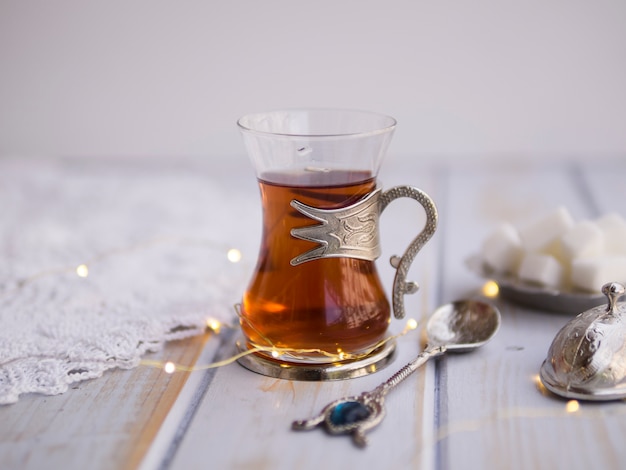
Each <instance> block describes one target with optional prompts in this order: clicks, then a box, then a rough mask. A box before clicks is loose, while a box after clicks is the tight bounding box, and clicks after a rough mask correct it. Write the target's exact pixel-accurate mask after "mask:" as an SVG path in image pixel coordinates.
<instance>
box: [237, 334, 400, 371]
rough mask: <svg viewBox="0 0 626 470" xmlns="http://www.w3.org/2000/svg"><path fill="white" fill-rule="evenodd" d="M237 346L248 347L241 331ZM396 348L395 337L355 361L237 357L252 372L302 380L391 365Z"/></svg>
mask: <svg viewBox="0 0 626 470" xmlns="http://www.w3.org/2000/svg"><path fill="white" fill-rule="evenodd" d="M235 344H236V346H237V350H238V352H240V353H241V352H245V351H247V347H246V340H245V339H244V337H243V335H241V336H240V337H239V338H238V339H237V341H236V343H235ZM395 352H396V342H395V340H389V341H386V342H385V343H383V344H382V345H381V346H380V347H378V348H377V349H375V350H374V351H372V352H371V353H370V354H368V355H367V356H365V357H363V358H361V359H357V360H353V361H338V362H332V363H296V362H284V361H279V360H276V359H273V358H270V357H268V356H265V355H262V354H259V353H253V354H247V355H245V356H242V357H240V358H239V359H237V362H238V363H239V364H240V365H242V366H243V367H245V368H246V369H248V370H251V371H252V372H256V373H257V374H261V375H266V376H268V377H274V378H278V379H287V380H301V381H310V382H313V381H318V382H321V381H329V380H344V379H353V378H356V377H363V376H365V375H368V374H372V373H374V372H377V371H379V370H381V369H382V368H384V367H385V366H387V365H389V364H390V363H391V362H392V361H393V359H394V357H395Z"/></svg>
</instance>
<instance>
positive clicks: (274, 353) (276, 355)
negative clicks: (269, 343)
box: [272, 350, 280, 359]
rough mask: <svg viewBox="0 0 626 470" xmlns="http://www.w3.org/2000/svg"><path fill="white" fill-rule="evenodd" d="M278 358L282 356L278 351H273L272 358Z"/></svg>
mask: <svg viewBox="0 0 626 470" xmlns="http://www.w3.org/2000/svg"><path fill="white" fill-rule="evenodd" d="M278 356H280V354H278V351H276V350H274V351H272V357H273V358H274V359H276V358H277V357H278Z"/></svg>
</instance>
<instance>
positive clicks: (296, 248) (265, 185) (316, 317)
mask: <svg viewBox="0 0 626 470" xmlns="http://www.w3.org/2000/svg"><path fill="white" fill-rule="evenodd" d="M270 181H271V182H270ZM321 182H323V183H321ZM320 184H323V185H320ZM259 187H260V192H261V200H262V204H263V232H262V240H261V248H260V252H259V258H258V262H257V266H256V269H255V272H254V274H253V277H252V280H251V282H250V284H249V286H248V289H247V291H246V292H245V294H244V298H243V305H242V311H241V326H242V329H243V332H244V334H245V335H246V337H247V338H248V340H249V342H250V343H252V344H256V345H261V346H274V347H278V348H288V349H295V350H303V349H321V350H323V351H326V352H328V353H330V354H337V353H338V352H339V353H340V352H342V351H346V352H351V353H355V352H359V351H363V350H365V349H367V348H369V347H372V346H373V345H375V344H376V343H377V342H378V341H380V340H381V339H382V338H383V337H384V335H385V332H386V331H387V328H388V325H389V320H390V307H389V302H388V301H387V298H386V296H385V293H384V290H383V287H382V285H381V283H380V280H379V277H378V274H377V271H376V266H375V264H374V262H373V261H368V260H362V259H354V258H348V257H336V258H324V259H316V260H312V261H307V262H304V263H302V264H299V265H297V266H292V265H291V264H290V260H292V259H293V258H294V257H297V256H298V255H301V254H302V253H305V252H307V251H308V250H310V249H312V248H315V246H316V245H315V244H314V243H312V242H310V241H306V240H300V239H297V238H294V237H293V236H292V235H291V229H293V228H294V227H302V226H306V225H315V224H318V223H319V222H316V221H315V220H312V219H310V218H308V217H306V216H304V215H303V214H301V213H300V212H298V211H297V210H296V209H294V208H293V207H291V206H290V203H291V201H292V200H294V199H295V200H298V201H300V202H302V203H304V204H307V205H310V206H314V207H318V208H323V209H336V208H341V207H346V206H349V205H351V204H354V203H355V202H357V201H358V200H360V199H362V198H363V197H364V196H366V195H367V194H369V193H371V192H372V191H373V190H374V189H375V188H376V182H375V179H374V178H373V177H372V176H371V174H369V173H368V172H352V171H331V172H315V171H311V172H301V173H297V174H296V173H291V174H287V173H284V174H271V175H264V176H262V177H261V178H260V179H259ZM375 229H376V227H372V230H375Z"/></svg>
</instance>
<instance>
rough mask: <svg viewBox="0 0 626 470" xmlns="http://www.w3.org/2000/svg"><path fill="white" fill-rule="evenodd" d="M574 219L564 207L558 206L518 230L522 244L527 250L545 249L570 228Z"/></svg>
mask: <svg viewBox="0 0 626 470" xmlns="http://www.w3.org/2000/svg"><path fill="white" fill-rule="evenodd" d="M573 225H574V219H572V216H571V215H570V213H569V212H568V210H567V209H566V208H565V207H559V208H557V209H556V210H555V211H553V212H551V213H550V214H548V215H546V216H544V217H542V218H541V219H539V220H537V221H535V222H534V223H532V224H530V225H527V226H525V227H523V228H521V229H520V230H519V235H520V239H521V240H522V246H523V247H524V249H525V250H526V251H528V252H538V251H541V250H545V249H547V248H548V247H549V245H550V244H551V243H553V242H554V241H555V240H557V239H558V237H560V236H561V235H563V234H564V233H565V232H567V231H568V230H569V229H571V228H572V227H573Z"/></svg>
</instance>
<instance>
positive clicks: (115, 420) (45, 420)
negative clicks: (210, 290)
mask: <svg viewBox="0 0 626 470" xmlns="http://www.w3.org/2000/svg"><path fill="white" fill-rule="evenodd" d="M210 336H211V335H210V334H207V335H203V336H197V337H194V338H190V339H187V340H180V341H174V342H171V343H169V344H167V345H165V347H164V348H163V350H162V351H161V352H159V353H155V354H152V355H149V356H148V357H147V358H150V359H154V360H169V361H174V362H176V363H179V364H183V365H193V364H194V363H195V361H196V359H197V358H198V356H199V355H200V353H201V352H202V350H203V349H204V347H205V344H206V342H207V340H208V339H209V338H210ZM188 377H189V374H188V373H176V374H172V375H169V374H166V373H165V372H163V371H162V369H160V368H155V367H147V366H139V367H138V368H136V369H132V370H120V369H116V370H112V371H109V372H107V373H105V374H104V376H103V377H101V378H99V379H95V380H91V381H87V382H81V383H79V384H76V385H75V386H74V387H72V389H71V390H69V391H68V392H66V393H65V394H62V395H57V396H49V397H45V396H40V395H25V396H22V397H20V401H19V402H17V403H15V404H14V405H10V406H3V407H1V408H0V423H1V424H0V468H3V469H40V468H65V469H73V468H75V469H83V468H91V469H109V468H124V469H133V468H136V467H137V466H138V465H139V463H140V462H141V460H142V459H143V457H144V455H145V453H146V451H147V449H148V448H149V446H150V445H151V443H152V441H153V439H154V437H155V435H156V433H157V432H158V430H159V429H160V427H161V425H162V423H163V421H164V419H165V417H166V416H167V414H168V412H169V410H170V409H171V408H172V406H173V404H174V403H175V402H176V399H177V397H178V395H179V393H180V391H181V389H182V388H183V386H184V385H185V383H186V381H187V379H188Z"/></svg>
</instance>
